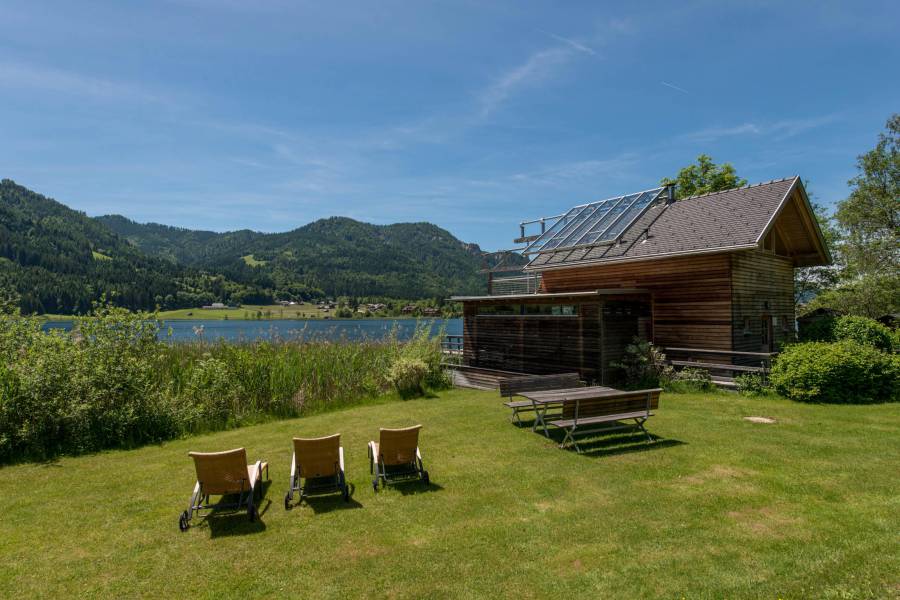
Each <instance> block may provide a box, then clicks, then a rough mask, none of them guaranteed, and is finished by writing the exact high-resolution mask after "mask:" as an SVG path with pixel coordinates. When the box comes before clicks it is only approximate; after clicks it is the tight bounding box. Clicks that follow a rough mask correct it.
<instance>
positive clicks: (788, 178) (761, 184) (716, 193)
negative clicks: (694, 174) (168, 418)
mask: <svg viewBox="0 0 900 600" xmlns="http://www.w3.org/2000/svg"><path fill="white" fill-rule="evenodd" d="M798 177H800V176H799V175H792V176H790V177H782V178H781V179H772V180H769V181H760V182H759V183H749V184H747V185H744V186H741V187H736V188H729V189H727V190H719V191H717V192H707V193H705V194H695V195H694V196H688V197H686V198H679V199H678V200H677V202H683V201H685V200H694V199H697V198H705V197H706V196H716V195H718V194H725V193H727V192H735V191H738V190H748V189H750V188H753V187H760V186H763V185H772V184H773V183H781V182H782V181H791V180H793V179H797V178H798Z"/></svg>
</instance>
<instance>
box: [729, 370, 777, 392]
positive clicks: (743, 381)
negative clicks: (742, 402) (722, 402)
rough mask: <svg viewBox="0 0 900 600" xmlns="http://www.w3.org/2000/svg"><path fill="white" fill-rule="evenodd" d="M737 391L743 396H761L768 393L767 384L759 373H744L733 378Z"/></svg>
mask: <svg viewBox="0 0 900 600" xmlns="http://www.w3.org/2000/svg"><path fill="white" fill-rule="evenodd" d="M734 382H735V384H737V391H738V393H739V394H742V395H744V396H761V395H763V394H767V393H768V392H769V383H768V381H766V378H765V377H763V375H762V374H761V373H744V374H743V375H738V376H737V377H735V378H734Z"/></svg>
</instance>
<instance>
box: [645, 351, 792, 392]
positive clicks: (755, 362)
mask: <svg viewBox="0 0 900 600" xmlns="http://www.w3.org/2000/svg"><path fill="white" fill-rule="evenodd" d="M662 350H663V352H665V354H666V358H667V360H668V362H669V364H670V365H672V366H673V367H676V368H682V369H683V368H687V367H691V368H696V369H703V370H705V371H707V372H709V374H710V376H711V377H712V380H713V382H715V383H716V384H718V385H721V386H724V387H734V385H735V381H734V377H735V376H736V375H743V374H747V373H756V374H758V375H760V376H762V377H763V379H767V378H768V375H769V371H770V370H771V369H772V359H774V358H775V357H776V356H778V353H777V352H741V351H738V350H712V349H710V348H677V347H667V348H663V349H662ZM673 356H674V357H675V359H673ZM726 361H728V362H726ZM721 373H728V374H729V375H721Z"/></svg>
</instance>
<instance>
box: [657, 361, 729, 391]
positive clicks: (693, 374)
mask: <svg viewBox="0 0 900 600" xmlns="http://www.w3.org/2000/svg"><path fill="white" fill-rule="evenodd" d="M660 384H661V385H662V387H663V388H664V389H665V390H666V391H668V392H678V393H691V392H709V391H712V390H714V389H715V388H716V384H714V383H713V381H712V378H711V377H710V375H709V371H707V370H706V369H697V368H694V367H685V368H684V369H681V370H680V371H673V372H672V373H671V374H670V376H669V377H666V378H664V379H662V380H661V381H660Z"/></svg>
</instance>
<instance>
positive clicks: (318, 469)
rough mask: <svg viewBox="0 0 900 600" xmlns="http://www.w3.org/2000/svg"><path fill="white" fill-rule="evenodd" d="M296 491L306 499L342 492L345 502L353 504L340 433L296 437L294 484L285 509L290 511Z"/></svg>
mask: <svg viewBox="0 0 900 600" xmlns="http://www.w3.org/2000/svg"><path fill="white" fill-rule="evenodd" d="M294 492H298V493H299V494H300V502H303V498H304V497H305V496H310V495H312V494H321V493H329V492H340V493H341V494H342V495H343V496H344V502H349V501H350V490H349V489H348V488H347V480H346V479H345V477H344V448H343V447H342V446H341V434H339V433H336V434H334V435H330V436H328V437H321V438H310V439H306V438H294V455H293V456H292V457H291V483H290V486H289V487H288V492H287V494H286V495H285V497H284V509H285V510H290V508H291V503H292V502H293V500H294Z"/></svg>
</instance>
